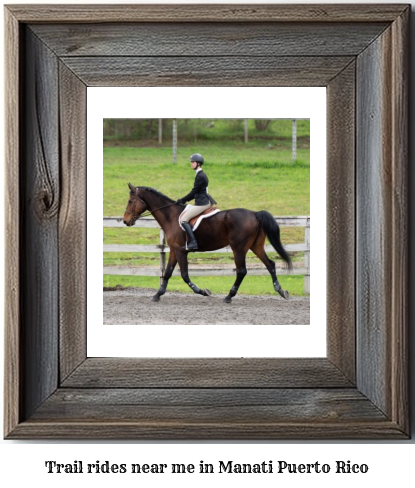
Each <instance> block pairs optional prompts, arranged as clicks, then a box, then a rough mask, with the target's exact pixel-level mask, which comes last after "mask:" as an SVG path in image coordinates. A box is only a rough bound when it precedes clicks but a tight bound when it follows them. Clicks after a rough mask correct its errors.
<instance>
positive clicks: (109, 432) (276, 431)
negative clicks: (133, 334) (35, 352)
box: [10, 407, 406, 441]
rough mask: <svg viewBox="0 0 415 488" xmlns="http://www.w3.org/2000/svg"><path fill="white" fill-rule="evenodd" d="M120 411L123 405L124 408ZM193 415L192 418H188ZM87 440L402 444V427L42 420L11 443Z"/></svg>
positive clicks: (17, 433)
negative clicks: (276, 440)
mask: <svg viewBox="0 0 415 488" xmlns="http://www.w3.org/2000/svg"><path fill="white" fill-rule="evenodd" d="M120 408H121V407H120ZM189 415H190V414H189ZM33 438H35V439H57V438H58V439H74V440H79V439H87V440H93V439H97V440H102V439H115V440H117V439H118V440H134V441H140V440H152V441H154V440H175V441H177V440H211V441H217V440H227V441H230V440H249V441H253V440H260V441H262V440H275V439H280V440H293V439H297V440H301V441H304V440H312V441H316V440H339V439H350V440H354V441H355V440H358V439H360V440H368V439H370V440H372V441H374V440H378V441H384V440H404V439H405V438H406V436H405V433H403V432H402V431H401V430H400V428H399V425H397V424H396V423H394V422H391V421H387V420H380V421H377V420H358V421H355V422H344V423H342V424H339V423H338V422H322V421H321V420H320V419H318V418H317V419H315V420H313V421H311V422H310V421H305V422H302V421H298V422H296V421H294V422H286V421H281V422H269V423H266V422H264V423H261V422H258V421H257V420H256V419H252V421H250V422H221V421H218V422H203V423H198V422H192V420H191V418H188V419H187V420H186V421H180V422H172V421H164V422H158V423H155V422H154V421H153V420H152V419H149V420H143V421H130V422H128V421H127V422H122V421H118V422H117V421H116V422H113V421H111V420H109V421H107V420H106V419H101V420H100V421H97V420H90V421H80V422H62V421H58V422H51V421H44V422H40V421H37V420H29V421H26V422H23V423H21V424H20V425H19V426H18V427H17V428H16V429H15V430H14V431H13V432H12V433H11V435H10V439H33Z"/></svg>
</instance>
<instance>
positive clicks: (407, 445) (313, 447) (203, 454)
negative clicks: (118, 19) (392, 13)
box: [0, 0, 415, 488]
mask: <svg viewBox="0 0 415 488" xmlns="http://www.w3.org/2000/svg"><path fill="white" fill-rule="evenodd" d="M7 3H19V2H14V1H12V0H11V1H9V2H7ZM26 3H33V2H29V1H27V0H26ZM44 3H52V2H44ZM73 3H84V2H76V1H74V2H73ZM90 3H109V2H105V0H100V1H99V2H90ZM112 3H116V2H112ZM123 3H130V2H128V1H127V0H123ZM135 3H139V2H135ZM164 3H174V2H169V1H168V0H164ZM181 3H188V2H185V1H184V0H182V2H181ZM192 3H197V2H192ZM211 3H214V2H211ZM218 3H220V2H218ZM228 3H255V2H243V0H239V1H238V2H232V1H230V0H229V1H228ZM257 3H267V2H265V1H264V0H262V2H257ZM286 3H287V2H286ZM290 3H296V2H290ZM297 3H311V2H306V0H301V1H300V2H297ZM320 3H343V2H336V1H335V0H329V1H326V2H320ZM353 3H359V2H353ZM365 3H387V2H379V1H376V2H373V1H370V0H366V1H365ZM410 3H412V8H413V9H414V7H415V1H414V0H412V2H410ZM212 8H213V7H212ZM412 27H414V17H413V16H412ZM2 28H3V22H2V23H1V29H2ZM412 31H413V32H414V29H412ZM1 34H2V33H1ZM0 39H3V35H0ZM413 47H414V41H413V40H412V54H411V61H412V68H411V71H412V72H411V74H412V78H411V79H412V85H411V92H412V93H413V92H414V83H415V76H414V74H415V73H414V68H413V66H414V65H415V62H414V61H415V60H414V57H415V50H414V48H413ZM0 54H1V55H2V54H3V49H1V52H0ZM0 101H2V97H0ZM410 113H411V122H412V127H413V122H414V114H415V112H414V102H413V99H412V101H411V109H410ZM1 132H2V131H1ZM0 136H1V140H2V144H3V145H4V139H3V133H1V134H0ZM411 144H412V146H411V155H412V156H413V154H414V152H413V149H414V146H413V142H411ZM3 154H4V151H3ZM412 159H413V158H412ZM410 186H411V189H412V191H410V192H409V193H410V194H414V191H413V189H414V188H415V182H414V176H413V174H412V173H411V175H410ZM413 198H414V197H413V196H411V208H413V207H414V200H413ZM3 205H4V201H3V199H0V206H1V208H0V215H1V216H3V215H4V212H3ZM413 219H414V217H413V215H411V222H410V224H411V227H410V228H411V230H410V239H411V242H414V240H413V238H414V237H415V236H414V231H413V229H414V228H415V226H414V225H413V224H414V221H413ZM0 236H1V237H2V236H3V233H1V234H0ZM0 244H1V249H2V250H3V247H4V240H2V241H1V242H0ZM412 268H413V265H412V264H411V285H412V284H413V276H414V273H413V269H412ZM0 286H2V289H1V290H0V300H3V296H4V290H3V280H1V285H0ZM414 299H415V296H414V292H413V286H412V288H411V296H410V300H409V302H410V303H411V302H412V303H414ZM1 305H3V302H1ZM410 318H411V319H413V312H412V310H411V317H410ZM410 322H411V324H413V320H411V321H410ZM2 339H3V337H2V335H0V340H2ZM411 351H412V352H413V351H415V347H414V338H413V337H412V338H411ZM2 353H3V344H2V343H1V344H0V354H2ZM2 363H3V362H2V361H1V362H0V368H1V371H0V373H1V377H3V369H2V367H3V364H2ZM413 366H414V363H413V360H412V371H414V367H413ZM412 386H414V380H413V377H412ZM413 397H414V395H413V394H412V404H414V403H415V402H414V398H413ZM2 406H3V405H2V402H1V404H0V409H1V410H2ZM413 411H414V408H413V407H412V412H413ZM0 413H1V414H2V411H1V412H0ZM412 417H413V415H412ZM414 458H415V446H414V441H412V442H404V443H402V442H389V443H384V442H351V443H348V442H334V443H308V442H301V443H297V442H264V443H235V442H234V443H213V444H210V443H190V442H188V443H186V442H171V443H154V442H153V443H139V442H134V443H110V442H107V443H93V442H84V443H80V442H78V443H69V442H50V443H48V442H18V441H14V442H13V441H7V442H6V441H0V482H1V483H2V484H3V485H4V484H5V482H8V483H10V484H11V483H13V484H14V485H16V486H29V485H30V486H43V487H48V486H51V487H52V486H53V487H55V486H57V485H58V486H60V487H66V486H68V487H71V488H72V487H73V486H74V483H76V485H78V486H87V484H88V485H89V484H91V482H92V483H99V485H100V486H114V482H115V483H117V482H118V483H120V482H122V483H123V486H127V487H129V486H134V487H137V486H146V487H147V486H148V487H151V486H162V483H163V484H169V485H170V486H180V487H186V486H189V487H192V488H193V487H194V486H200V487H204V486H209V487H211V486H212V483H214V484H215V485H216V486H227V487H228V486H233V485H237V486H247V487H248V486H249V487H250V488H251V487H252V486H253V483H255V484H257V485H260V486H264V487H265V486H270V487H271V486H272V487H275V486H296V485H299V486H300V484H301V485H302V486H304V483H307V485H308V486H316V487H319V488H320V487H324V486H327V487H329V486H330V488H331V487H332V486H333V483H336V486H338V487H343V486H344V487H346V486H347V488H349V486H350V485H351V484H353V485H355V486H373V485H374V484H375V483H376V484H380V483H382V486H391V485H399V484H402V485H403V484H405V485H408V486H411V485H412V484H413V483H414V479H415V476H414V472H413V460H414ZM271 459H272V460H274V463H275V462H276V461H277V460H287V461H288V462H296V463H307V462H315V461H319V462H320V463H324V462H326V463H329V464H333V463H334V462H335V461H336V460H351V461H352V462H355V463H359V464H361V463H366V464H368V465H369V468H370V469H369V473H368V474H366V475H356V474H349V475H339V474H337V475H336V474H334V473H331V474H328V475H291V476H288V475H273V476H272V475H225V474H222V475H204V476H207V477H204V476H202V475H134V476H133V475H108V474H106V475H105V474H102V475H95V476H93V477H92V475H51V474H47V473H46V469H45V468H44V461H46V460H56V461H58V462H63V463H70V462H72V461H74V460H83V461H84V462H95V461H97V460H100V461H101V462H103V461H106V460H109V461H110V462H111V463H130V462H135V463H137V462H138V463H140V462H141V463H143V462H149V463H153V462H159V463H161V462H165V463H174V462H180V463H186V464H187V463H193V464H196V465H197V464H198V463H199V461H200V460H203V461H204V462H206V463H208V462H211V463H216V462H217V461H218V460H233V461H235V462H241V463H243V462H252V463H255V462H262V461H268V460H271ZM97 476H98V477H97ZM137 476H138V477H137ZM159 476H164V477H163V478H161V477H159ZM5 486H7V485H5Z"/></svg>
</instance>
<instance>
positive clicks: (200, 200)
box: [180, 171, 216, 205]
mask: <svg viewBox="0 0 415 488" xmlns="http://www.w3.org/2000/svg"><path fill="white" fill-rule="evenodd" d="M208 184H209V180H208V177H207V175H206V173H204V172H203V171H198V172H197V173H196V177H195V183H194V186H193V189H192V191H191V192H190V193H188V194H187V195H186V196H185V197H183V198H181V199H180V200H182V202H183V203H186V202H188V201H189V200H193V198H194V199H195V205H207V204H208V203H209V202H211V203H212V205H215V203H216V201H215V200H214V199H213V197H212V196H211V195H209V194H208V192H207V186H208Z"/></svg>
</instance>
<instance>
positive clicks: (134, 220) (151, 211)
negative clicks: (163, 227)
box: [125, 189, 179, 225]
mask: <svg viewBox="0 0 415 488" xmlns="http://www.w3.org/2000/svg"><path fill="white" fill-rule="evenodd" d="M137 190H138V189H137ZM137 190H136V191H135V192H130V196H134V197H135V199H134V200H133V199H132V198H131V202H132V203H134V204H135V203H136V200H137V199H138V200H139V201H140V202H141V203H142V204H143V205H144V206H145V207H146V210H144V212H142V213H141V214H140V215H138V216H136V215H135V214H134V213H133V212H130V211H129V210H126V211H125V213H126V214H129V215H131V217H132V220H133V223H132V225H134V224H135V223H136V221H137V220H138V219H139V218H141V217H148V216H149V215H151V214H152V213H154V212H157V210H161V209H163V208H166V207H172V206H173V205H179V204H178V203H175V202H174V203H169V204H168V205H164V206H163V207H159V208H155V209H153V210H150V209H149V208H148V206H147V204H146V202H145V201H144V200H143V199H142V198H141V197H140V196H139V195H138V193H137Z"/></svg>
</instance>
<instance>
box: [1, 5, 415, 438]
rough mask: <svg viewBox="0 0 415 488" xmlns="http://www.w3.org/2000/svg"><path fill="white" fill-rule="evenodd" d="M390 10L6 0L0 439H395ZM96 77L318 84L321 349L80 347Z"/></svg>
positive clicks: (394, 77) (398, 43)
mask: <svg viewBox="0 0 415 488" xmlns="http://www.w3.org/2000/svg"><path fill="white" fill-rule="evenodd" d="M409 15H410V7H409V6H408V5H402V4H399V5H395V4H383V5H324V8H323V6H321V7H320V6H318V5H301V6H299V5H298V6H296V5H255V6H252V5H251V6H250V5H215V6H207V5H123V6H121V5H103V6H100V8H99V9H97V8H96V6H93V5H59V6H53V5H43V6H42V5H36V6H32V7H30V6H26V5H13V6H8V7H6V9H5V22H6V49H7V53H6V70H5V71H6V73H7V77H6V93H7V103H6V111H7V114H6V116H7V119H6V130H7V133H6V140H7V145H6V152H7V153H6V168H7V182H6V232H7V236H6V243H7V249H6V259H7V261H6V262H7V270H6V280H7V301H6V340H5V345H6V351H5V356H6V368H5V375H6V378H5V423H4V425H5V432H4V436H5V438H6V439H49V438H52V439H70V438H72V439H154V440H155V439H175V440H179V439H205V440H207V439H211V440H219V439H228V440H236V439H241V440H261V439H264V440H265V439H302V440H303V439H326V440H334V439H408V437H409V435H410V430H409V405H408V403H409V396H408V384H407V380H408V351H407V346H408V330H407V326H408V321H407V314H408V303H407V302H408V228H407V218H408V205H407V185H408V183H407V180H408V168H407V166H408V153H407V151H408V113H407V107H408V89H407V77H408V22H409ZM102 87H129V88H135V87H137V88H138V87H140V88H146V87H147V88H150V87H152V88H157V87H159V88H166V89H170V88H179V87H181V88H186V87H187V88H189V89H190V87H192V88H199V89H200V88H203V87H227V88H229V89H232V88H233V89H237V88H241V87H246V88H254V87H264V88H273V87H274V88H278V87H323V88H325V91H326V113H325V117H326V120H325V126H326V134H325V136H326V140H327V144H326V171H325V174H324V172H323V174H321V175H320V177H321V179H322V181H324V186H325V187H326V191H325V194H326V196H325V209H324V212H325V223H326V224H325V227H326V228H325V235H326V239H325V240H326V244H325V246H326V247H325V248H326V253H325V254H326V255H325V257H324V259H325V263H324V268H325V269H326V271H325V275H326V277H325V282H326V290H324V289H323V290H319V288H318V287H314V288H313V292H312V294H313V296H316V297H317V296H318V294H319V293H320V294H321V295H322V297H323V302H324V304H325V310H324V313H322V314H321V321H322V322H325V323H323V327H324V330H325V331H326V332H325V333H326V354H325V355H323V356H322V357H281V355H279V354H278V353H276V354H275V356H273V355H272V352H271V353H270V354H264V355H263V356H260V355H258V356H255V355H254V356H253V357H247V356H245V355H244V354H241V356H239V357H238V356H237V355H235V356H232V355H229V356H226V355H224V356H220V355H218V356H216V357H207V356H206V355H201V356H200V357H199V356H196V357H184V356H176V357H169V355H168V354H166V355H163V356H160V357H157V352H156V353H155V354H154V355H153V356H151V357H146V356H145V350H146V349H145V348H144V349H143V351H144V352H143V354H141V355H139V356H138V357H132V356H130V355H129V356H128V357H119V356H118V357H111V355H105V356H95V355H93V356H91V355H90V354H89V353H88V351H87V329H88V330H89V329H90V327H92V324H91V321H92V322H95V320H96V321H97V323H98V321H99V323H101V322H102V312H101V310H99V309H98V307H97V309H96V314H94V313H93V312H94V309H95V305H94V303H93V301H92V297H91V296H90V291H89V288H88V282H89V280H90V279H92V277H91V276H89V274H90V273H89V272H88V273H87V261H88V259H87V249H88V250H89V249H90V243H89V242H88V239H87V231H88V227H89V226H90V225H92V222H93V220H95V219H96V220H97V221H99V224H100V228H101V230H102V227H101V225H102V206H103V205H102V204H103V202H102V184H99V183H97V185H96V187H94V185H92V187H91V181H90V180H91V176H90V169H91V164H92V161H91V156H90V153H89V146H90V144H91V140H90V139H89V134H88V131H87V119H88V117H90V116H92V114H88V110H87V107H88V98H89V97H90V93H91V91H90V90H91V89H93V88H102ZM155 103H156V101H155ZM154 116H157V115H154ZM100 130H102V119H101V125H100ZM101 134H102V133H101ZM99 170H100V171H101V168H99ZM131 183H133V184H134V185H139V184H141V183H140V182H137V183H135V182H131ZM144 184H147V183H144ZM126 189H127V187H126ZM127 200H128V195H127V198H126V203H127ZM95 209H96V212H95V211H94V210H95ZM101 251H102V241H101V247H100V249H99V253H100V255H101V254H102V253H101ZM97 252H98V250H97ZM313 266H314V265H313ZM314 269H315V270H316V273H317V274H318V265H316V266H315V268H313V270H314ZM311 274H313V273H311ZM101 279H102V268H101V269H100V270H99V282H100V283H101V286H102V282H101V281H100V280H101ZM101 291H102V289H101V290H100V293H101ZM91 312H92V313H91ZM95 315H96V316H95ZM317 320H318V317H317ZM260 328H261V326H254V327H252V333H253V334H256V333H259V332H260ZM209 333H210V331H209V330H208V329H204V334H209ZM262 340H263V341H264V342H266V341H268V342H270V341H269V339H268V337H267V334H264V337H263V338H262ZM267 347H269V344H267ZM156 351H157V349H156Z"/></svg>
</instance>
